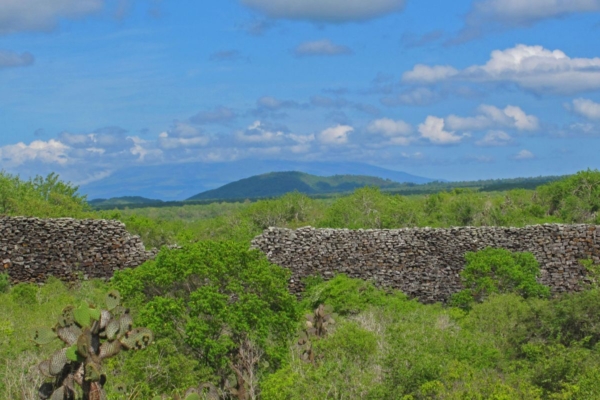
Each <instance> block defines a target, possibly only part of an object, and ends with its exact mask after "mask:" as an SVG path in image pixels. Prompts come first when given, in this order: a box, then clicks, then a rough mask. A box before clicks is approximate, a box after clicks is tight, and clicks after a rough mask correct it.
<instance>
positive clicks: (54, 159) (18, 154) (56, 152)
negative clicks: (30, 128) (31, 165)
mask: <svg viewBox="0 0 600 400" xmlns="http://www.w3.org/2000/svg"><path fill="white" fill-rule="evenodd" d="M69 149H70V148H69V146H67V145H65V144H64V143H61V142H60V141H58V140H55V139H50V140H49V141H47V142H45V141H42V140H35V141H33V142H31V143H30V144H28V145H27V144H25V143H23V142H19V143H17V144H13V145H7V146H3V147H0V160H2V164H3V165H6V166H10V167H16V166H19V165H22V164H24V163H26V162H28V161H40V162H42V163H45V164H59V165H65V164H66V163H67V162H68V161H69V158H68V157H67V153H68V151H69Z"/></svg>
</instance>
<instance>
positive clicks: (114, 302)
mask: <svg viewBox="0 0 600 400" xmlns="http://www.w3.org/2000/svg"><path fill="white" fill-rule="evenodd" d="M105 301H106V308H108V310H114V309H115V308H117V307H118V306H119V305H120V304H121V294H120V293H119V292H118V291H117V290H111V291H110V292H108V293H107V294H106V300H105Z"/></svg>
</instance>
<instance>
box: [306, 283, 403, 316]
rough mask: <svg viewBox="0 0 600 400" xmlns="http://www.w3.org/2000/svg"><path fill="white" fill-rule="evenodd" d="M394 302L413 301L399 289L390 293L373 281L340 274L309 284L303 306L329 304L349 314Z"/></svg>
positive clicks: (308, 308)
mask: <svg viewBox="0 0 600 400" xmlns="http://www.w3.org/2000/svg"><path fill="white" fill-rule="evenodd" d="M394 302H396V303H401V304H404V303H411V302H408V301H407V300H406V296H405V295H403V294H402V293H400V292H398V291H393V292H392V293H390V294H388V293H385V292H384V291H382V290H379V289H377V288H375V286H374V285H373V283H371V282H368V281H363V280H360V279H351V278H348V277H347V276H346V275H344V274H339V275H336V276H335V277H334V278H333V279H331V280H330V281H327V282H322V283H319V284H312V285H310V286H308V287H307V288H306V291H305V293H304V296H303V301H302V306H303V308H304V309H305V310H313V309H315V308H316V307H318V306H319V305H320V304H327V305H329V306H331V307H333V311H334V312H335V313H338V314H341V315H348V314H358V313H359V312H361V311H364V310H366V309H367V308H368V307H369V306H383V305H390V304H391V303H394Z"/></svg>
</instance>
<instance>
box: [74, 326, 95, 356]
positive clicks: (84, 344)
mask: <svg viewBox="0 0 600 400" xmlns="http://www.w3.org/2000/svg"><path fill="white" fill-rule="evenodd" d="M90 347H92V334H91V332H90V328H86V329H84V330H83V332H82V333H81V335H79V337H78V338H77V352H78V353H79V355H80V356H81V357H84V358H87V357H88V356H89V355H90Z"/></svg>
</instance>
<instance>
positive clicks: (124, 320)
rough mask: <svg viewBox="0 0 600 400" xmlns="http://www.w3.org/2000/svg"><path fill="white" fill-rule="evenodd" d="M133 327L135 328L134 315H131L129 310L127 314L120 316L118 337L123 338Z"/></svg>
mask: <svg viewBox="0 0 600 400" xmlns="http://www.w3.org/2000/svg"><path fill="white" fill-rule="evenodd" d="M132 328H133V317H132V316H131V314H129V313H128V312H126V313H125V314H123V315H121V318H119V333H118V337H119V338H122V337H123V336H125V334H126V333H127V332H129V331H130V330H131V329H132Z"/></svg>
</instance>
